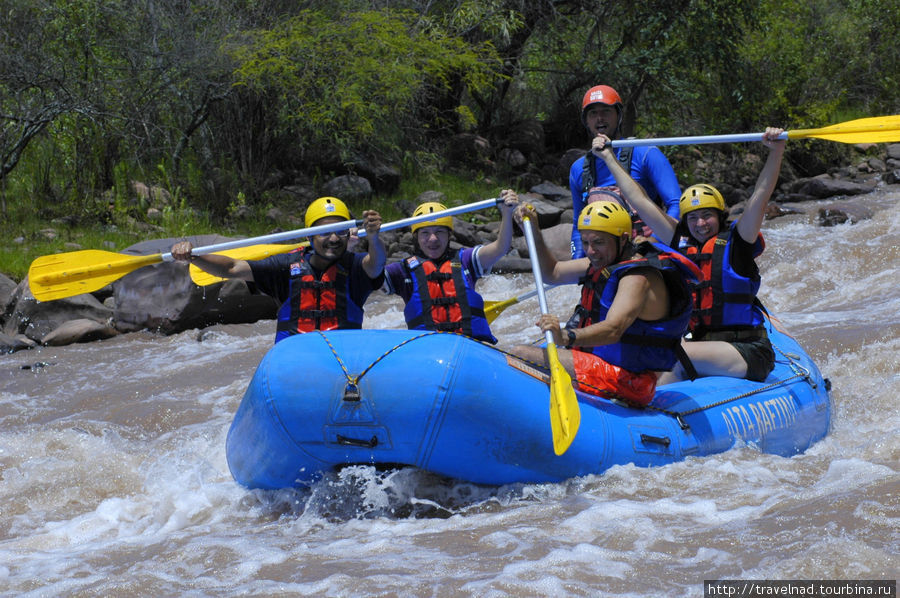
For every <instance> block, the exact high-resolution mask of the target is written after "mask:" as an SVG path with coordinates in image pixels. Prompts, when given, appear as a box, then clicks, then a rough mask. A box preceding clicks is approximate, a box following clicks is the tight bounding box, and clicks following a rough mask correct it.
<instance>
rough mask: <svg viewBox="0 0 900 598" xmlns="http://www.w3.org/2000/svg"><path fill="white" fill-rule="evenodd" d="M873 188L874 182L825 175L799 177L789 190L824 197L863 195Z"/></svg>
mask: <svg viewBox="0 0 900 598" xmlns="http://www.w3.org/2000/svg"><path fill="white" fill-rule="evenodd" d="M873 188H874V185H872V184H861V183H854V182H851V181H845V180H842V179H835V178H832V177H830V176H827V175H823V176H817V177H813V178H806V179H798V180H796V181H794V182H793V183H792V184H791V185H790V188H789V190H790V193H791V194H799V195H805V196H809V197H814V198H819V199H822V198H826V197H834V196H836V195H861V194H863V193H869V192H871V191H872V189H873Z"/></svg>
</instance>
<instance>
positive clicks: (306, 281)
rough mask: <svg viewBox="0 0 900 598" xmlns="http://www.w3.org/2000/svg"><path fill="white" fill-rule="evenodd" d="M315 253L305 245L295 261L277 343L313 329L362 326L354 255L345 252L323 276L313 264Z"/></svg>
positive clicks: (279, 323)
mask: <svg viewBox="0 0 900 598" xmlns="http://www.w3.org/2000/svg"><path fill="white" fill-rule="evenodd" d="M312 255H313V251H312V249H310V248H305V249H304V250H302V252H298V254H297V262H295V263H292V264H291V271H290V282H289V285H290V291H289V294H288V300H287V301H285V302H284V304H283V305H282V306H281V308H280V309H279V310H278V316H277V318H278V326H277V332H276V334H275V342H276V343H277V342H278V341H280V340H284V339H285V338H287V337H289V336H291V335H294V334H300V333H303V332H310V331H312V330H335V329H354V328H362V321H363V310H362V307H361V306H359V305H356V304H355V303H353V301H352V300H351V298H350V288H349V276H348V274H349V272H350V269H351V267H352V266H353V254H352V253H350V252H349V251H348V252H344V255H342V256H341V257H340V258H339V259H338V260H337V261H336V262H334V263H333V264H331V266H329V267H328V269H327V270H325V271H324V272H322V273H321V276H316V271H315V270H314V269H313V267H312V266H311V265H310V263H309V259H310V258H311V257H312Z"/></svg>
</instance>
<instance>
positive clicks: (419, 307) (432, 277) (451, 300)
mask: <svg viewBox="0 0 900 598" xmlns="http://www.w3.org/2000/svg"><path fill="white" fill-rule="evenodd" d="M461 255H462V250H460V251H459V253H457V254H456V255H455V256H454V257H453V258H452V259H444V260H443V261H441V262H440V266H438V265H437V264H436V263H435V262H434V261H433V260H429V259H425V258H419V257H416V256H413V257H409V258H407V259H406V260H405V261H404V262H403V266H404V269H405V270H406V273H407V276H408V277H409V278H410V279H411V280H412V283H413V290H412V295H411V296H410V298H409V301H407V302H406V307H405V308H404V309H403V315H404V316H405V317H406V325H407V327H408V328H409V329H410V330H442V331H446V332H460V333H462V334H465V335H466V336H470V337H472V338H475V339H478V340H482V341H486V342H489V343H491V344H494V343H496V342H497V339H496V338H494V335H493V334H491V327H490V325H489V324H488V321H487V317H485V314H484V299H482V297H481V295H479V294H478V293H477V292H476V291H475V281H474V280H472V278H471V276H470V274H469V273H468V272H467V271H466V270H465V269H463V267H462V262H461V259H462V258H461Z"/></svg>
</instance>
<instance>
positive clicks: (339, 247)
mask: <svg viewBox="0 0 900 598" xmlns="http://www.w3.org/2000/svg"><path fill="white" fill-rule="evenodd" d="M344 220H345V219H344V218H341V217H340V216H327V217H325V218H319V219H318V220H316V221H315V222H314V223H313V226H321V225H323V224H333V223H335V222H343V221H344ZM349 239H350V230H349V229H347V230H342V231H338V232H336V233H327V234H324V235H313V236H312V238H311V239H310V242H311V243H312V247H313V250H314V251H315V255H314V256H313V259H315V258H319V259H320V260H323V261H324V262H327V263H329V264H330V263H331V262H333V261H335V260H337V259H338V258H339V257H341V256H342V255H344V252H345V251H347V241H348V240H349ZM314 265H315V264H314ZM317 267H318V266H317Z"/></svg>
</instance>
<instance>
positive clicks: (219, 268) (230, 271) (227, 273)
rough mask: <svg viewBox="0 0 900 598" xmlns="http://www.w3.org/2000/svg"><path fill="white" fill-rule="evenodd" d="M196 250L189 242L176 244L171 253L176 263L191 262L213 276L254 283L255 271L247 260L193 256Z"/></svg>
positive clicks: (221, 256) (210, 255)
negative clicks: (193, 250)
mask: <svg viewBox="0 0 900 598" xmlns="http://www.w3.org/2000/svg"><path fill="white" fill-rule="evenodd" d="M193 248H194V246H193V245H191V243H190V242H189V241H182V242H180V243H175V245H173V246H172V249H171V253H172V257H173V258H174V259H175V261H184V262H190V263H192V264H194V265H195V266H197V267H198V268H200V269H201V270H203V271H204V272H209V273H210V274H212V275H213V276H218V277H219V278H239V279H241V280H246V281H247V282H253V271H252V270H250V264H249V263H247V260H236V259H234V258H231V257H228V256H225V255H216V254H214V253H210V254H207V255H192V254H191V250H192V249H193Z"/></svg>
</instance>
